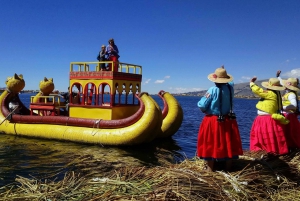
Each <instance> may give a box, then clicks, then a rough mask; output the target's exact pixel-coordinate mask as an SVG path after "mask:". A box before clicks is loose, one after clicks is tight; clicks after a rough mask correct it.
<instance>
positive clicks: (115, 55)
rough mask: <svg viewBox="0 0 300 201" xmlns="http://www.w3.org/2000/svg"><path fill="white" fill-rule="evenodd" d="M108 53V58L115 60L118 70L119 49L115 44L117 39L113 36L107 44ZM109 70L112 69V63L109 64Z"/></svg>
mask: <svg viewBox="0 0 300 201" xmlns="http://www.w3.org/2000/svg"><path fill="white" fill-rule="evenodd" d="M106 54H107V60H108V61H113V62H114V69H113V70H114V71H116V72H118V66H119V57H120V56H119V49H118V47H117V46H116V44H115V41H114V39H113V38H111V39H109V40H108V45H107V46H106ZM108 70H109V71H111V70H112V65H111V64H108Z"/></svg>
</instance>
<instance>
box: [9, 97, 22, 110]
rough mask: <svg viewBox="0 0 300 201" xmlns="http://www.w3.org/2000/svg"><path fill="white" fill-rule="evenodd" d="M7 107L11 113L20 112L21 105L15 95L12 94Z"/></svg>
mask: <svg viewBox="0 0 300 201" xmlns="http://www.w3.org/2000/svg"><path fill="white" fill-rule="evenodd" d="M8 109H9V111H10V112H12V114H20V110H21V107H20V105H19V102H18V99H17V97H16V96H14V97H13V98H12V99H11V101H10V102H9V104H8Z"/></svg>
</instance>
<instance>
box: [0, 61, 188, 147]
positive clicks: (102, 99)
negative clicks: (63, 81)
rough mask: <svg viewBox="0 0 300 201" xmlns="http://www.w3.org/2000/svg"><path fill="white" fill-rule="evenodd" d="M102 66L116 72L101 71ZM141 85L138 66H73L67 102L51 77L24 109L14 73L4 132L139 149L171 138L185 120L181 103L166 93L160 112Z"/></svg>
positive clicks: (5, 96)
mask: <svg viewBox="0 0 300 201" xmlns="http://www.w3.org/2000/svg"><path fill="white" fill-rule="evenodd" d="M102 63H108V64H110V65H111V66H114V68H112V69H111V70H110V71H101V70H100V68H99V66H100V64H102ZM115 66H116V67H115ZM141 81H142V66H139V65H135V64H128V63H121V62H119V63H114V62H112V61H104V62H71V63H70V72H69V86H70V87H69V89H68V95H69V96H68V98H66V97H63V96H62V94H57V93H54V88H55V85H54V82H53V79H52V78H49V79H48V78H46V77H45V78H44V79H43V80H42V81H41V82H40V83H39V88H40V91H39V93H37V94H36V95H35V96H31V97H30V105H29V106H25V105H24V103H23V102H22V101H21V100H20V97H19V93H20V91H21V90H23V88H24V87H25V79H24V78H23V76H22V75H21V74H20V75H17V74H14V76H13V77H8V78H7V80H6V81H5V83H6V89H5V90H4V91H3V92H2V94H1V95H0V133H3V134H11V135H20V136H28V137H37V138H47V139H56V140H66V141H73V142H79V143H91V144H102V145H136V144H142V143H148V142H151V141H153V140H154V139H157V138H167V137H171V136H172V135H174V134H175V133H176V132H177V131H178V129H179V128H180V126H181V123H182V120H183V111H182V108H181V106H180V104H179V103H178V101H177V100H176V99H175V97H174V96H173V95H171V94H170V93H168V92H165V91H163V90H162V91H160V92H159V93H158V96H159V97H160V98H161V99H162V101H163V109H161V108H160V107H159V106H158V104H157V102H155V100H154V99H153V98H152V97H151V96H150V95H149V94H148V93H146V92H141ZM11 105H15V107H11ZM16 105H17V106H16Z"/></svg>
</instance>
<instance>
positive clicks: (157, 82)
mask: <svg viewBox="0 0 300 201" xmlns="http://www.w3.org/2000/svg"><path fill="white" fill-rule="evenodd" d="M164 82H165V80H156V81H155V82H154V83H155V84H162V83H164Z"/></svg>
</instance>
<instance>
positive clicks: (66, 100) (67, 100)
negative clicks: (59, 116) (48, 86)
mask: <svg viewBox="0 0 300 201" xmlns="http://www.w3.org/2000/svg"><path fill="white" fill-rule="evenodd" d="M61 95H62V97H63V98H64V99H65V103H66V105H67V104H68V103H69V101H70V87H68V91H67V92H65V93H62V94H61Z"/></svg>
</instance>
